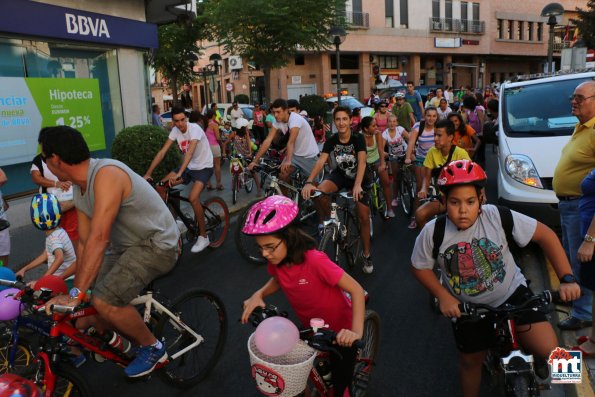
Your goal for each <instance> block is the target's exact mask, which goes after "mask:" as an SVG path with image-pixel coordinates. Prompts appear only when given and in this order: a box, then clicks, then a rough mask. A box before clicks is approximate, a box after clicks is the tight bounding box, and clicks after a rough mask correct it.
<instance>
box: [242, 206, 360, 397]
mask: <svg viewBox="0 0 595 397" xmlns="http://www.w3.org/2000/svg"><path fill="white" fill-rule="evenodd" d="M297 215H298V206H297V204H296V203H295V202H293V201H292V200H291V199H289V198H287V197H284V196H271V197H268V198H266V199H264V200H262V201H260V202H258V203H256V204H254V205H253V206H252V208H250V211H249V212H248V216H247V217H246V223H245V224H244V226H243V228H242V232H243V233H245V234H248V235H253V236H256V243H257V244H258V247H259V248H260V252H261V253H262V255H263V256H264V257H265V258H266V259H267V260H268V272H269V274H270V275H271V276H272V277H271V278H270V279H269V281H267V283H266V284H265V285H264V286H263V287H262V288H260V289H259V290H258V291H256V292H255V293H254V294H253V295H252V296H251V297H250V298H248V299H247V300H245V301H244V311H243V313H242V319H241V320H242V323H243V324H245V323H246V322H247V321H248V318H249V317H250V314H251V313H252V311H253V310H254V309H255V308H256V307H258V306H260V307H264V306H265V302H264V298H265V297H267V296H268V295H271V294H273V293H275V292H277V291H278V290H279V289H281V290H282V291H283V292H284V293H285V296H286V297H287V299H288V300H289V303H290V305H291V307H292V308H293V309H294V311H295V313H296V314H297V316H298V318H299V320H300V322H301V323H302V325H303V326H304V327H309V324H310V319H312V318H323V319H324V320H325V322H326V323H327V324H328V325H329V327H330V329H332V330H334V331H338V332H337V338H336V341H337V344H338V345H339V348H338V350H339V352H340V353H341V355H342V356H343V358H342V359H341V358H339V357H337V356H334V355H331V371H332V374H333V387H334V390H335V395H336V396H343V395H344V394H343V393H344V391H345V389H346V388H348V387H349V385H350V384H351V378H352V376H353V371H354V366H355V359H356V355H357V349H355V348H353V347H351V345H352V344H353V342H355V341H356V340H358V339H361V338H362V336H363V329H364V328H363V327H364V313H365V299H364V290H363V288H362V287H361V286H360V285H359V284H358V282H357V281H355V280H354V279H353V278H352V277H351V276H350V275H349V274H347V272H345V271H344V270H343V269H341V268H340V267H339V266H337V265H336V264H335V263H333V262H332V261H331V260H330V259H329V258H328V256H326V254H325V253H323V252H320V251H318V250H316V241H315V240H314V239H313V238H312V237H310V236H309V235H308V234H306V233H305V232H304V231H302V230H301V229H300V228H299V226H298V225H296V223H295V220H296V218H297ZM345 293H348V294H350V295H351V300H349V299H348V298H347V296H346V295H345Z"/></svg>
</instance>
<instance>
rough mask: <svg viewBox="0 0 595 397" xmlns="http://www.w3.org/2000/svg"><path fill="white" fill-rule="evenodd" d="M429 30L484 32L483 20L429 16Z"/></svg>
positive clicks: (468, 32)
mask: <svg viewBox="0 0 595 397" xmlns="http://www.w3.org/2000/svg"><path fill="white" fill-rule="evenodd" d="M430 32H446V33H466V34H485V21H474V20H470V19H452V18H430Z"/></svg>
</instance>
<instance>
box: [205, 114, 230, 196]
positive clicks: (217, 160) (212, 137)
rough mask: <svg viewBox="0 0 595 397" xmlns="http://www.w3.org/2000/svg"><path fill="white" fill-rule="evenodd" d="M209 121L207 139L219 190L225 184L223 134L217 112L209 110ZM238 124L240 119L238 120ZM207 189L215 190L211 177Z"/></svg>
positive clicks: (207, 120) (207, 118)
mask: <svg viewBox="0 0 595 397" xmlns="http://www.w3.org/2000/svg"><path fill="white" fill-rule="evenodd" d="M205 119H206V122H207V129H206V131H205V133H206V134H207V140H208V141H209V146H210V147H211V153H212V154H213V171H214V174H215V182H216V183H217V190H223V184H222V183H221V143H220V142H222V140H221V135H220V134H219V124H218V123H217V121H215V113H214V112H213V111H212V110H209V111H208V112H207V114H206V116H205ZM236 125H238V121H236ZM207 190H213V187H212V185H211V178H209V181H208V182H207Z"/></svg>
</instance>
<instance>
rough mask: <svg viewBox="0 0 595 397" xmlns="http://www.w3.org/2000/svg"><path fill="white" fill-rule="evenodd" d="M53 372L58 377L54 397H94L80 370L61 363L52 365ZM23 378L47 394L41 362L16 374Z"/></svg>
mask: <svg viewBox="0 0 595 397" xmlns="http://www.w3.org/2000/svg"><path fill="white" fill-rule="evenodd" d="M51 368H52V372H53V374H54V375H55V376H56V384H55V386H54V392H53V393H52V397H92V396H93V392H92V391H91V388H90V387H89V384H88V383H87V381H86V380H85V378H83V376H82V375H81V374H80V373H79V372H78V370H77V369H76V368H75V367H73V366H72V365H70V364H67V363H64V362H60V363H59V364H57V365H52V366H51ZM15 373H16V374H17V375H20V376H22V377H23V378H26V379H30V380H32V381H34V382H35V383H36V384H37V385H38V386H39V387H40V388H41V389H42V391H43V392H44V393H45V385H44V384H43V380H44V377H45V365H44V363H43V362H42V361H41V360H40V361H39V362H38V363H34V364H33V365H30V366H28V367H26V368H23V369H22V370H19V371H17V372H15Z"/></svg>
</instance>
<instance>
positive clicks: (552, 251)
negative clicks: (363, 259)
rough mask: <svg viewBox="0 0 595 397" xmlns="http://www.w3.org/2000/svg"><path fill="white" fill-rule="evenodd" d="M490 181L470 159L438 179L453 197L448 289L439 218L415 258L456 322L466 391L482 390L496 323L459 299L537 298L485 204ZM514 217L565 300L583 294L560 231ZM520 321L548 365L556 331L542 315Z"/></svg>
mask: <svg viewBox="0 0 595 397" xmlns="http://www.w3.org/2000/svg"><path fill="white" fill-rule="evenodd" d="M486 179H487V176H486V174H485V172H484V171H483V169H481V167H480V166H479V165H477V164H476V163H473V162H471V161H469V160H457V161H453V162H451V163H450V164H448V165H447V166H446V167H444V168H443V169H442V172H441V174H440V176H439V177H438V186H439V187H440V188H441V190H442V191H443V193H444V196H445V200H446V212H447V219H446V228H445V232H444V239H443V241H442V243H441V245H440V248H439V250H438V252H439V254H438V260H437V262H438V265H439V266H440V268H441V270H442V277H443V282H444V283H443V285H445V286H446V287H444V286H443V285H442V284H440V282H439V281H438V279H437V278H436V276H435V274H434V272H433V271H432V268H433V267H434V258H433V255H432V251H433V248H434V247H433V244H434V243H433V234H434V228H435V225H436V221H432V222H430V223H428V224H427V225H426V226H425V227H424V229H423V230H422V231H421V233H420V235H419V236H418V237H417V240H416V241H415V247H414V249H413V253H412V255H411V264H412V271H413V274H414V276H415V277H416V278H417V279H418V280H419V282H420V283H421V284H422V285H423V286H424V287H425V288H426V289H428V291H429V292H430V293H431V294H432V295H434V296H435V297H437V298H438V301H439V304H440V311H441V312H442V314H443V315H444V316H446V317H449V318H452V319H453V330H454V335H455V340H456V343H457V349H458V350H459V367H460V369H461V370H460V378H461V387H462V389H463V395H465V396H477V395H479V387H480V384H481V369H482V364H483V362H484V360H485V356H486V352H487V350H488V349H489V348H490V347H492V346H493V342H494V337H493V336H494V332H493V331H494V326H493V318H491V317H489V316H486V317H485V318H482V319H481V320H479V321H468V320H467V319H465V318H461V312H460V310H459V304H460V303H461V302H473V303H484V304H488V305H491V306H500V305H502V304H503V303H510V304H513V305H519V304H521V303H524V302H525V301H526V300H527V298H528V297H529V296H531V295H532V292H531V291H530V290H529V288H528V287H527V282H526V279H525V277H524V276H523V274H522V273H521V271H520V269H519V268H518V266H517V265H516V263H515V262H514V258H513V256H512V254H511V253H510V249H509V247H508V244H507V240H506V235H505V232H504V231H503V228H502V222H501V220H500V215H499V211H498V209H497V208H496V207H495V206H492V205H482V202H483V194H482V193H481V192H482V187H483V186H484V185H485V182H486ZM512 214H513V216H512V218H513V222H514V227H513V230H512V235H513V238H514V240H515V241H516V242H517V244H518V245H520V246H525V245H527V244H528V243H529V242H530V241H534V242H536V243H537V244H539V246H540V247H541V249H543V251H544V253H545V255H546V257H547V258H548V259H549V261H550V262H551V263H552V265H553V267H554V269H555V271H556V274H557V275H558V276H559V277H560V280H561V284H560V297H561V299H563V300H574V299H577V298H578V297H579V296H580V288H579V286H578V284H577V283H576V280H575V279H574V276H573V275H572V270H571V268H570V264H569V263H568V259H566V256H565V254H564V249H563V248H562V245H561V244H560V241H559V240H558V237H557V236H556V234H555V233H554V232H553V231H552V230H551V229H550V228H548V227H547V226H545V225H543V224H542V223H539V222H537V221H536V220H534V219H531V218H529V217H526V216H524V215H521V214H519V213H516V212H513V213H512ZM516 325H517V330H518V336H519V339H520V342H521V344H522V345H523V347H524V348H525V349H526V350H527V351H528V352H530V353H532V354H534V355H536V357H537V358H538V359H541V360H542V362H543V360H545V359H546V358H547V357H548V355H549V354H550V352H551V351H552V350H554V349H555V348H556V346H558V341H557V338H556V334H555V333H554V331H553V329H552V326H551V324H550V323H548V322H547V318H546V317H545V315H544V314H543V313H538V312H528V313H523V314H522V315H521V316H520V318H518V319H517V321H516Z"/></svg>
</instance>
